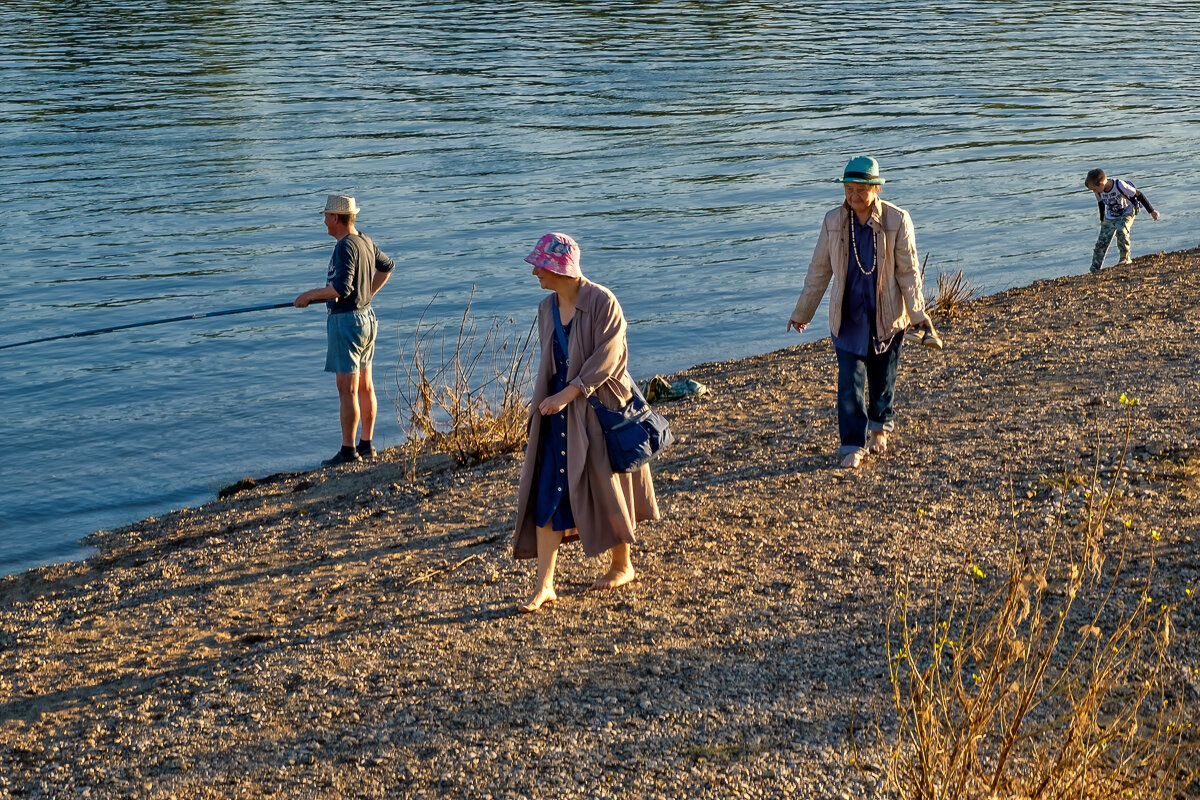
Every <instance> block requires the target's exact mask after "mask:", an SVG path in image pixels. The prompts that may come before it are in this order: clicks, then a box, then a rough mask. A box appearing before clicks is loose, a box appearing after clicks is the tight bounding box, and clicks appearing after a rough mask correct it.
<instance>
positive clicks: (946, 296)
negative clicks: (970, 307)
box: [925, 269, 979, 320]
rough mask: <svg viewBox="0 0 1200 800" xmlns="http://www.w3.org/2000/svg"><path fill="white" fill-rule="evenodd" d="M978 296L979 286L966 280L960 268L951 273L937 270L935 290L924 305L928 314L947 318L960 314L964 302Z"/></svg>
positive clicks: (964, 304)
mask: <svg viewBox="0 0 1200 800" xmlns="http://www.w3.org/2000/svg"><path fill="white" fill-rule="evenodd" d="M978 296H979V287H977V286H975V285H974V284H972V283H971V282H970V281H969V280H967V279H966V278H965V277H964V276H963V273H962V270H961V269H960V270H959V271H958V272H956V273H954V274H953V275H951V274H949V273H946V272H938V277H937V292H936V293H935V294H934V296H933V297H932V298H930V299H929V300H928V301H927V302H926V303H925V306H926V308H927V310H928V311H929V313H930V314H933V315H936V316H939V317H941V318H943V319H948V320H949V319H954V318H955V317H956V316H958V315H959V314H961V313H962V311H963V309H964V308H965V307H966V304H967V303H968V302H969V301H970V300H972V299H974V298H976V297H978Z"/></svg>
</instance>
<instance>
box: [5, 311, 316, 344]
mask: <svg viewBox="0 0 1200 800" xmlns="http://www.w3.org/2000/svg"><path fill="white" fill-rule="evenodd" d="M292 305H293V304H292V303H290V302H288V303H274V304H272V305H268V306H251V307H250V308H230V309H227V310H225V311H205V312H203V313H200V314H187V315H185V316H182V317H171V318H170V319H154V320H150V321H149V322H131V323H130V324H128V325H114V326H112V327H111V328H96V329H95V330H93V331H79V332H78V333H64V334H60V335H58V336H44V337H42V338H41V339H30V340H29V341H27V342H14V343H13V344H0V350H6V349H8V348H10V347H23V346H24V345H27V344H38V343H39V342H53V341H55V340H57V339H74V338H76V337H79V336H95V335H96V334H98V333H111V332H112V331H123V330H126V329H128V328H144V327H146V326H147V325H164V324H166V323H168V322H183V321H184V320H188V319H204V318H206V317H225V316H228V315H230V314H248V313H250V312H251V311H269V310H270V309H272V308H291V307H292Z"/></svg>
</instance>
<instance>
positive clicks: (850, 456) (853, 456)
mask: <svg viewBox="0 0 1200 800" xmlns="http://www.w3.org/2000/svg"><path fill="white" fill-rule="evenodd" d="M862 461H863V454H862V451H861V450H855V451H854V452H853V453H847V454H846V455H845V456H844V457H843V458H842V462H841V464H839V466H840V467H841V468H842V469H858V468H859V466H860V465H861V464H862Z"/></svg>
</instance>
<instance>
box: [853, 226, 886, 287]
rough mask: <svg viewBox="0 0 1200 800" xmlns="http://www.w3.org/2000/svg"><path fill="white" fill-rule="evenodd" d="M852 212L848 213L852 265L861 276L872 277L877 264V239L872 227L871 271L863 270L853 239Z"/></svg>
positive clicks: (855, 241) (855, 242) (856, 244)
mask: <svg viewBox="0 0 1200 800" xmlns="http://www.w3.org/2000/svg"><path fill="white" fill-rule="evenodd" d="M854 227H855V225H854V212H853V211H851V212H850V252H851V253H854V263H855V264H857V265H858V271H859V272H861V273H862V274H863V275H867V276H870V275H874V274H875V265H876V264H877V263H879V237H878V235H877V234H876V232H875V228H874V226H872V227H871V269H870V270H865V269H863V265H862V260H861V259H860V258H859V257H858V241H857V240H856V239H855V238H854Z"/></svg>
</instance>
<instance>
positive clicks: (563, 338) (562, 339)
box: [550, 299, 571, 367]
mask: <svg viewBox="0 0 1200 800" xmlns="http://www.w3.org/2000/svg"><path fill="white" fill-rule="evenodd" d="M550 309H551V310H552V311H553V312H554V335H555V337H557V339H558V346H559V347H561V348H562V351H563V358H565V359H566V361H567V366H568V367H569V366H571V351H570V349H569V348H568V346H567V332H566V331H565V330H563V324H562V317H561V316H559V314H558V303H557V302H556V301H555V300H554V299H552V300H551V301H550Z"/></svg>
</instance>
